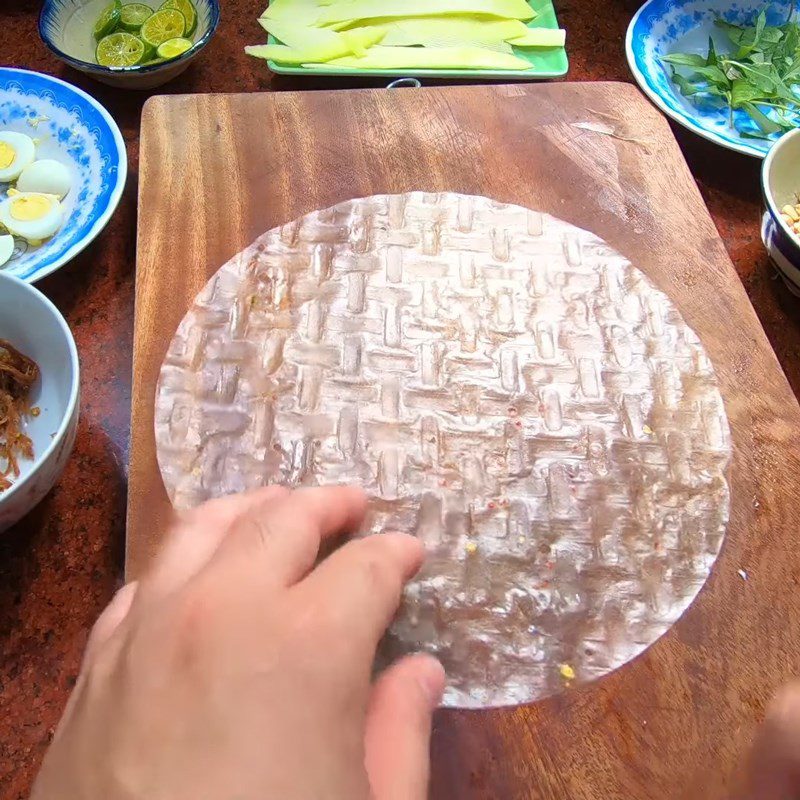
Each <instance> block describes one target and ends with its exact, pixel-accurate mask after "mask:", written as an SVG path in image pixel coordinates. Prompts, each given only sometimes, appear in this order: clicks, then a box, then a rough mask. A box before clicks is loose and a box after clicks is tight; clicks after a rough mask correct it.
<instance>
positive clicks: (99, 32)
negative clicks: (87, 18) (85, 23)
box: [94, 0, 122, 42]
mask: <svg viewBox="0 0 800 800" xmlns="http://www.w3.org/2000/svg"><path fill="white" fill-rule="evenodd" d="M121 9H122V2H121V0H114V2H113V3H111V4H110V5H107V6H106V7H105V8H104V9H103V10H102V11H101V12H100V16H99V17H98V18H97V22H95V24H94V38H95V41H97V42H99V41H100V40H101V39H102V38H103V37H104V36H108V34H109V33H113V32H114V30H115V29H116V27H117V25H119V16H120V10H121Z"/></svg>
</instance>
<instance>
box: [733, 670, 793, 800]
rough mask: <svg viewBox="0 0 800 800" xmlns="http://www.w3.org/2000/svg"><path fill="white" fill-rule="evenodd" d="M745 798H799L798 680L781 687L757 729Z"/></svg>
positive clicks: (773, 799)
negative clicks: (762, 722)
mask: <svg viewBox="0 0 800 800" xmlns="http://www.w3.org/2000/svg"><path fill="white" fill-rule="evenodd" d="M744 797H745V798H746V799H747V800H797V798H800V683H798V682H795V683H791V684H789V685H788V686H785V687H783V688H782V689H781V690H780V691H779V692H778V694H777V695H776V697H775V699H774V700H773V701H772V703H770V706H769V708H768V709H767V716H766V719H765V720H764V724H763V725H762V726H761V728H760V729H759V730H758V732H757V734H756V738H755V741H754V742H753V749H752V752H751V754H750V764H749V770H748V776H747V787H746V790H745V793H744Z"/></svg>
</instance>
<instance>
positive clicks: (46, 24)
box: [38, 0, 220, 75]
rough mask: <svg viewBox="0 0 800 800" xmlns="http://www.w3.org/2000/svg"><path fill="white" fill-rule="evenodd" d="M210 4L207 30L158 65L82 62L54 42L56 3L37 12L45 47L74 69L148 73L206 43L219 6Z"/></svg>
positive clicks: (49, 1)
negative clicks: (174, 56) (178, 53)
mask: <svg viewBox="0 0 800 800" xmlns="http://www.w3.org/2000/svg"><path fill="white" fill-rule="evenodd" d="M208 6H209V14H210V17H209V21H208V30H207V31H206V32H205V33H204V34H203V35H202V36H201V37H200V38H199V39H198V40H197V41H196V42H193V44H192V46H191V47H190V48H189V49H188V50H187V51H186V52H185V53H181V55H179V56H178V57H177V58H171V59H169V60H168V61H160V62H158V63H157V64H134V65H133V66H132V67H104V66H103V65H102V64H98V63H97V62H96V61H84V60H83V59H82V58H76V57H75V56H71V55H69V53H65V52H64V51H63V50H62V49H61V48H60V47H59V46H58V45H57V44H56V43H55V42H54V41H53V35H52V29H53V25H52V24H51V23H52V22H53V20H52V19H51V18H52V16H53V14H54V13H55V10H56V3H55V2H54V1H53V0H45V2H44V3H43V4H42V10H41V11H40V12H39V23H38V26H39V36H40V37H41V40H42V41H43V42H44V43H45V46H46V47H47V48H48V49H49V50H50V51H51V52H52V53H53V54H54V55H56V56H58V58H60V59H61V60H62V61H65V62H66V63H67V64H69V65H70V66H72V67H75V69H79V70H81V71H83V72H95V73H101V74H103V73H104V74H108V75H148V74H151V73H154V72H160V71H161V70H163V69H165V68H172V67H175V66H177V65H178V64H181V63H182V62H184V61H190V60H191V59H193V58H194V57H195V56H196V55H197V54H198V53H199V52H200V51H201V50H202V49H203V48H204V47H205V46H206V45H207V44H208V42H209V40H210V39H211V37H212V36H213V35H214V32H215V31H216V29H217V26H218V25H219V17H220V9H219V0H208Z"/></svg>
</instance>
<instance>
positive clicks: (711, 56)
mask: <svg viewBox="0 0 800 800" xmlns="http://www.w3.org/2000/svg"><path fill="white" fill-rule="evenodd" d="M706 66H707V67H716V66H717V51H716V48H715V47H714V40H713V39H712V38H711V37H710V36H709V37H708V55H707V56H706Z"/></svg>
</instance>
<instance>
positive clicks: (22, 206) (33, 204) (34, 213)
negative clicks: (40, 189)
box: [11, 194, 51, 222]
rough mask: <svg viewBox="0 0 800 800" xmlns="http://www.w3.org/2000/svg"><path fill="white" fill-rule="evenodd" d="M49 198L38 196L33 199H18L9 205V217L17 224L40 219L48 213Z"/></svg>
mask: <svg viewBox="0 0 800 800" xmlns="http://www.w3.org/2000/svg"><path fill="white" fill-rule="evenodd" d="M50 206H51V202H50V198H49V197H45V195H42V194H38V195H34V196H33V197H20V198H18V199H17V200H14V202H13V203H11V216H12V218H13V219H15V220H18V221H19V222H30V221H31V220H34V219H41V218H42V217H43V216H44V215H45V214H47V212H48V211H50Z"/></svg>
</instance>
